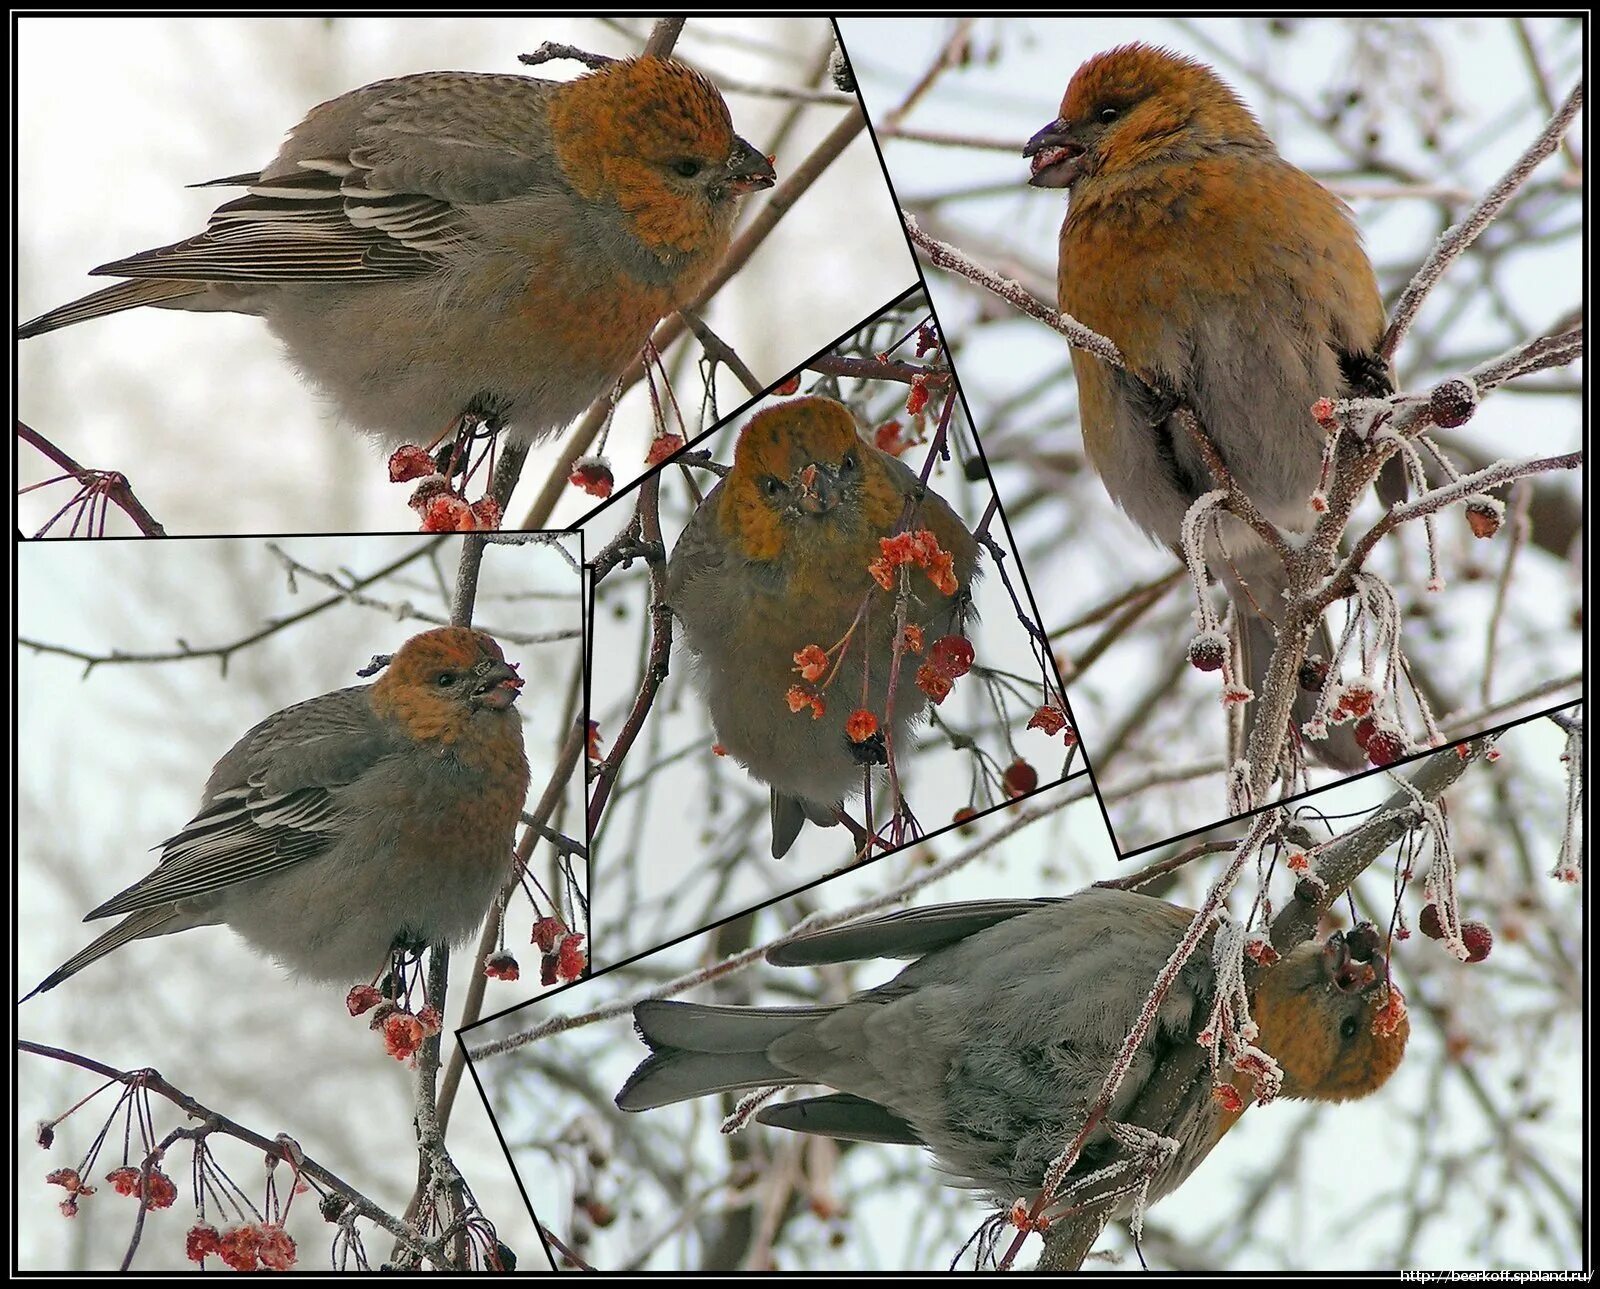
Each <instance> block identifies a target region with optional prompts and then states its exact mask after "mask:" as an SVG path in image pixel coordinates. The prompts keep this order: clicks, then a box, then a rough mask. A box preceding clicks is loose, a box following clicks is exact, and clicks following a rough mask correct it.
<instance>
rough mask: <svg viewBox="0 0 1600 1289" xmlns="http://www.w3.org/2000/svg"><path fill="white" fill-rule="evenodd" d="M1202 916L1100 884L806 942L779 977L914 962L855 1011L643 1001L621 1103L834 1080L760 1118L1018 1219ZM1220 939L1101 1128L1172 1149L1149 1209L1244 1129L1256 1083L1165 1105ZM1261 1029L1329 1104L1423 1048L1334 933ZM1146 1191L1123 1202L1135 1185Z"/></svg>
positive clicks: (1266, 1009)
mask: <svg viewBox="0 0 1600 1289" xmlns="http://www.w3.org/2000/svg"><path fill="white" fill-rule="evenodd" d="M1194 917H1195V914H1194V913H1193V912H1191V911H1190V910H1188V909H1183V908H1179V907H1177V906H1176V905H1173V904H1169V903H1167V902H1166V901H1164V900H1158V899H1152V898H1150V897H1148V896H1144V895H1137V894H1133V893H1131V892H1127V891H1119V890H1111V889H1104V888H1095V887H1091V888H1089V889H1087V890H1084V891H1080V892H1078V893H1077V894H1075V895H1071V896H1068V897H1067V898H1065V899H1034V900H1026V899H1015V900H984V901H979V902H975V903H966V904H944V905H934V906H930V907H927V908H918V909H909V910H906V911H904V912H900V913H893V914H889V915H887V916H883V917H875V918H869V919H867V920H865V921H861V922H853V923H847V924H845V925H842V926H839V927H835V928H832V929H829V930H822V931H816V932H813V933H811V934H807V935H802V936H800V937H799V938H797V939H795V940H791V941H789V942H787V943H784V944H780V945H778V946H776V947H774V948H773V949H772V950H770V951H769V952H768V954H767V960H768V961H769V962H772V963H774V964H777V965H779V966H818V965H822V964H825V963H842V962H854V961H858V960H864V959H870V958H910V959H915V961H913V962H912V963H911V964H910V965H909V966H907V967H905V968H904V969H903V970H902V971H901V972H900V973H899V974H898V975H897V976H895V977H894V979H892V980H890V981H888V982H887V983H886V984H882V985H879V986H877V987H876V988H872V989H864V990H862V991H860V992H859V993H856V994H854V995H852V996H851V997H850V998H849V999H847V1000H846V1001H844V1002H842V1003H831V1004H827V1003H825V1004H818V1005H816V1006H800V1007H720V1006H706V1005H702V1004H699V1003H686V1002H671V1001H665V1000H660V999H649V1000H646V1001H644V1002H641V1003H639V1004H638V1005H637V1006H636V1007H635V1008H634V1020H635V1023H636V1024H637V1027H638V1030H639V1033H640V1035H641V1036H642V1037H643V1039H644V1041H645V1042H646V1043H647V1044H648V1045H649V1046H650V1049H651V1053H650V1055H649V1056H648V1057H647V1058H646V1059H645V1060H644V1062H643V1063H642V1064H641V1065H640V1066H639V1068H638V1069H637V1070H635V1071H634V1073H633V1075H632V1077H631V1078H630V1079H629V1080H628V1082H627V1084H626V1085H625V1086H624V1087H623V1088H622V1090H621V1092H619V1093H618V1094H617V1098H616V1101H617V1105H618V1106H620V1107H621V1108H622V1109H624V1110H648V1109H652V1108H654V1107H657V1106H664V1105H670V1104H672V1103H674V1102H678V1101H684V1100H687V1099H689V1098H692V1097H700V1096H707V1095H710V1094H712V1093H717V1092H728V1091H738V1090H744V1089H750V1088H760V1087H767V1086H770V1085H777V1086H779V1087H793V1086H798V1085H802V1084H821V1085H822V1086H824V1087H827V1088H831V1089H834V1090H833V1091H832V1092H830V1093H828V1094H826V1095H822V1096H810V1097H805V1098H802V1099H800V1100H797V1101H788V1102H783V1103H776V1102H774V1103H769V1104H767V1105H765V1106H763V1107H762V1108H761V1109H760V1110H758V1111H757V1112H756V1115H755V1118H756V1121H757V1122H758V1123H764V1124H770V1125H772V1126H774V1127H780V1128H789V1129H793V1130H795V1131H797V1132H810V1133H819V1134H822V1135H824V1136H830V1137H838V1138H843V1139H846V1140H853V1141H876V1142H887V1143H899V1144H905V1145H921V1146H926V1147H927V1148H928V1149H929V1151H930V1152H931V1153H932V1154H933V1157H934V1160H935V1162H936V1163H937V1164H938V1166H939V1168H940V1170H941V1171H942V1172H943V1173H944V1174H946V1175H947V1177H948V1178H949V1179H950V1180H951V1181H952V1182H953V1183H955V1184H957V1185H961V1186H966V1187H971V1188H974V1189H977V1190H980V1191H982V1192H984V1193H986V1194H987V1195H988V1196H990V1197H991V1198H992V1199H993V1200H994V1201H995V1202H996V1203H997V1204H999V1205H1001V1206H1003V1207H1009V1206H1010V1205H1011V1204H1012V1203H1013V1202H1014V1201H1016V1200H1017V1199H1018V1198H1024V1197H1029V1196H1032V1195H1035V1194H1037V1192H1038V1191H1039V1189H1040V1186H1041V1183H1042V1182H1043V1180H1044V1176H1045V1172H1046V1169H1047V1167H1048V1165H1049V1164H1050V1162H1051V1161H1052V1160H1053V1159H1054V1158H1055V1157H1056V1156H1057V1155H1059V1154H1061V1153H1062V1152H1063V1151H1064V1150H1065V1149H1066V1147H1067V1145H1068V1143H1070V1142H1071V1141H1072V1140H1073V1138H1074V1136H1075V1134H1076V1133H1077V1132H1078V1131H1079V1130H1080V1129H1081V1128H1082V1127H1083V1125H1084V1123H1085V1121H1086V1116H1087V1114H1088V1112H1089V1109H1090V1107H1091V1106H1092V1105H1093V1104H1094V1102H1095V1101H1096V1098H1097V1096H1098V1095H1099V1092H1100V1088H1101V1085H1102V1083H1103V1082H1104V1080H1105V1078H1106V1075H1107V1074H1108V1072H1109V1071H1110V1068H1111V1064H1112V1060H1113V1058H1114V1057H1115V1055H1116V1053H1117V1052H1118V1050H1119V1049H1120V1048H1121V1047H1122V1045H1123V1043H1124V1041H1125V1040H1126V1038H1127V1036H1128V1034H1129V1033H1130V1031H1131V1030H1132V1028H1133V1025H1134V1023H1135V1021H1136V1020H1137V1018H1138V1017H1139V1015H1140V1011H1141V1009H1142V1007H1143V1006H1144V1003H1145V1000H1146V998H1147V996H1148V995H1149V993H1150V989H1151V986H1152V985H1153V984H1154V983H1155V981H1156V978H1157V976H1158V975H1159V974H1160V973H1161V971H1162V969H1163V967H1164V966H1165V965H1166V963H1167V961H1168V959H1169V958H1170V957H1171V955H1172V954H1173V952H1174V950H1175V949H1176V948H1177V946H1178V944H1179V942H1180V940H1181V939H1182V938H1183V935H1184V932H1185V930H1186V929H1187V928H1188V926H1189V924H1190V922H1191V921H1192V920H1193V918H1194ZM1210 938H1211V932H1209V931H1208V932H1207V938H1206V940H1204V941H1202V942H1201V944H1200V946H1199V948H1198V949H1197V950H1196V951H1195V953H1194V954H1193V955H1192V956H1191V957H1190V958H1189V959H1188V960H1187V961H1186V962H1185V963H1184V965H1183V966H1182V967H1181V968H1180V970H1179V971H1178V974H1177V976H1176V978H1175V980H1174V981H1173V983H1172V986H1171V988H1170V990H1169V991H1168V993H1167V995H1166V997H1165V998H1164V999H1163V1001H1162V1002H1161V1004H1160V1006H1159V1009H1158V1011H1157V1012H1156V1015H1155V1019H1154V1024H1153V1025H1152V1026H1151V1028H1150V1029H1149V1031H1148V1033H1147V1034H1146V1036H1145V1038H1144V1041H1143V1042H1142V1043H1141V1045H1140V1046H1139V1048H1138V1049H1137V1051H1136V1054H1135V1056H1134V1058H1133V1061H1132V1064H1131V1066H1130V1067H1129V1069H1128V1072H1127V1074H1126V1076H1125V1077H1124V1079H1123V1080H1122V1083H1121V1085H1120V1087H1119V1088H1118V1090H1117V1092H1116V1094H1115V1096H1114V1097H1113V1098H1112V1100H1111V1102H1110V1106H1109V1109H1108V1110H1107V1112H1106V1118H1107V1119H1109V1120H1112V1121H1115V1122H1117V1123H1121V1124H1135V1125H1139V1126H1141V1127H1143V1128H1145V1129H1148V1130H1151V1131H1153V1132H1155V1133H1157V1134H1160V1135H1161V1136H1163V1137H1166V1138H1169V1139H1171V1140H1173V1141H1175V1142H1176V1143H1177V1151H1176V1153H1175V1154H1174V1155H1173V1156H1172V1157H1171V1158H1170V1159H1169V1160H1167V1161H1166V1163H1165V1165H1164V1166H1159V1167H1157V1169H1156V1170H1155V1173H1154V1176H1152V1177H1151V1178H1150V1196H1151V1198H1152V1199H1156V1198H1160V1197H1161V1196H1162V1195H1164V1194H1166V1193H1168V1192H1170V1191H1171V1190H1173V1189H1174V1188H1175V1187H1177V1186H1178V1185H1180V1184H1181V1183H1182V1182H1183V1181H1184V1179H1185V1178H1187V1177H1188V1175H1189V1174H1190V1173H1191V1172H1192V1171H1193V1170H1194V1168H1195V1167H1196V1166H1197V1165H1198V1164H1199V1163H1200V1161H1201V1160H1202V1159H1204V1158H1205V1156H1206V1154H1207V1152H1209V1151H1210V1149H1211V1148H1212V1146H1214V1145H1215V1144H1216V1143H1217V1141H1218V1140H1219V1139H1220V1138H1221V1136H1222V1134H1223V1133H1224V1132H1226V1131H1227V1130H1228V1129H1229V1128H1230V1127H1232V1126H1233V1124H1234V1123H1235V1122H1236V1121H1237V1119H1238V1117H1239V1114H1240V1113H1241V1112H1242V1109H1243V1106H1244V1105H1245V1104H1247V1103H1248V1100H1249V1097H1250V1095H1251V1094H1252V1093H1253V1092H1254V1090H1255V1085H1254V1081H1255V1079H1256V1078H1257V1077H1258V1075H1257V1073H1256V1072H1251V1073H1239V1072H1235V1073H1234V1074H1233V1075H1232V1076H1231V1081H1232V1084H1231V1085H1230V1088H1229V1092H1230V1093H1231V1092H1238V1093H1241V1094H1242V1095H1241V1096H1240V1097H1238V1098H1237V1099H1235V1098H1234V1097H1232V1096H1231V1095H1230V1096H1218V1095H1216V1094H1215V1093H1214V1091H1213V1086H1212V1084H1211V1082H1210V1080H1209V1079H1206V1078H1200V1079H1198V1080H1196V1081H1194V1083H1193V1084H1192V1086H1188V1087H1187V1088H1186V1089H1185V1090H1184V1091H1183V1093H1182V1095H1181V1096H1180V1097H1178V1098H1177V1099H1176V1101H1173V1100H1170V1099H1167V1098H1166V1097H1165V1096H1163V1095H1160V1094H1159V1088H1158V1077H1159V1075H1160V1074H1161V1073H1162V1070H1163V1066H1164V1063H1165V1062H1166V1061H1169V1060H1171V1059H1173V1058H1174V1057H1175V1056H1176V1055H1177V1054H1178V1053H1180V1052H1181V1051H1182V1050H1183V1049H1184V1048H1185V1047H1188V1046H1192V1045H1193V1044H1194V1043H1195V1042H1196V1041H1197V1039H1198V1037H1199V1036H1200V1035H1201V1033H1202V1031H1204V1030H1205V1029H1206V1028H1207V1026H1208V1025H1209V1024H1210V1023H1211V1021H1210V1018H1211V1015H1212V1004H1213V1002H1214V1000H1215V997H1216V993H1217V986H1216V975H1215V971H1214V968H1213V965H1212V958H1211V951H1210ZM1251 1015H1252V1017H1253V1019H1254V1021H1255V1023H1256V1025H1257V1027H1258V1035H1257V1037H1256V1039H1255V1043H1256V1045H1257V1046H1258V1047H1259V1048H1260V1049H1261V1050H1262V1051H1264V1052H1266V1053H1267V1054H1268V1055H1269V1056H1271V1057H1272V1058H1274V1060H1275V1061H1276V1062H1277V1064H1278V1066H1279V1067H1280V1068H1281V1071H1282V1086H1281V1090H1280V1091H1279V1093H1278V1095H1281V1096H1287V1097H1297V1098H1306V1099H1311V1100H1318V1101H1345V1100H1350V1099H1353V1098H1356V1097H1362V1096H1366V1095H1367V1094H1368V1093H1371V1092H1374V1091H1376V1090H1377V1089H1378V1088H1379V1087H1381V1086H1382V1085H1383V1084H1384V1082H1385V1081H1386V1080H1387V1079H1388V1078H1389V1076H1390V1074H1392V1073H1393V1072H1394V1070H1395V1068H1396V1066H1398V1065H1399V1063H1400V1060H1401V1057H1402V1056H1403V1055H1404V1053H1405V1046H1406V1039H1407V1037H1408V1035H1409V1033H1410V1026H1409V1021H1408V1020H1407V1019H1406V1014H1405V1009H1404V1005H1403V1003H1402V1002H1401V1001H1400V998H1399V993H1398V991H1396V990H1394V989H1393V988H1392V987H1391V986H1389V985H1388V983H1387V980H1386V964H1385V963H1384V961H1383V960H1382V958H1381V956H1378V957H1369V959H1368V960H1363V961H1358V960H1357V959H1356V957H1355V955H1354V953H1353V952H1352V949H1351V942H1349V941H1347V940H1346V937H1345V936H1344V935H1342V934H1338V933H1336V934H1335V935H1334V936H1332V937H1330V938H1329V940H1328V941H1326V942H1325V943H1324V944H1321V945H1317V944H1310V943H1307V944H1302V945H1299V946H1298V947H1296V948H1295V949H1294V950H1292V951H1291V952H1289V953H1288V954H1286V955H1284V956H1283V958H1282V959H1281V960H1279V961H1278V962H1277V963H1276V964H1274V965H1272V966H1269V967H1267V968H1265V970H1264V971H1263V972H1262V975H1261V977H1260V980H1259V983H1258V984H1257V986H1256V988H1255V991H1254V997H1253V999H1252V1000H1251ZM1259 1068H1260V1067H1258V1069H1259ZM1117 1151H1118V1147H1117V1145H1116V1144H1115V1143H1114V1142H1113V1139H1112V1137H1111V1135H1110V1134H1109V1132H1108V1131H1107V1129H1106V1127H1105V1126H1104V1125H1103V1124H1102V1125H1101V1126H1098V1127H1096V1128H1095V1129H1094V1131H1093V1132H1092V1133H1091V1134H1090V1135H1089V1136H1088V1138H1087V1140H1086V1143H1085V1146H1084V1149H1083V1151H1082V1153H1081V1154H1080V1156H1079V1158H1078V1162H1077V1164H1076V1165H1075V1167H1074V1168H1073V1170H1072V1172H1071V1173H1070V1174H1069V1175H1068V1179H1067V1184H1068V1185H1069V1186H1070V1185H1072V1184H1073V1183H1075V1182H1077V1181H1079V1180H1081V1179H1082V1178H1084V1177H1085V1176H1087V1175H1088V1174H1090V1173H1092V1172H1094V1171H1095V1170H1096V1169H1098V1168H1100V1167H1102V1166H1105V1165H1107V1164H1109V1163H1110V1162H1111V1161H1112V1160H1113V1159H1114V1158H1115V1157H1116V1156H1117ZM1139 1181H1140V1179H1139V1178H1138V1177H1135V1178H1134V1179H1133V1180H1132V1182H1131V1184H1130V1183H1129V1181H1128V1179H1126V1178H1124V1179H1123V1182H1122V1185H1123V1186H1124V1187H1126V1188H1127V1189H1129V1190H1132V1189H1136V1188H1137V1186H1138V1184H1139ZM1059 1194H1060V1192H1058V1195H1059ZM1078 1198H1080V1199H1081V1198H1082V1197H1081V1196H1079V1197H1078Z"/></svg>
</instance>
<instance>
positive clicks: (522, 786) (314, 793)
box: [28, 627, 528, 998]
mask: <svg viewBox="0 0 1600 1289" xmlns="http://www.w3.org/2000/svg"><path fill="white" fill-rule="evenodd" d="M521 687H522V680H521V679H520V678H519V677H518V675H517V673H516V669H515V668H514V667H513V666H512V665H511V664H510V663H508V662H506V660H505V656H504V655H503V654H502V653H501V652H500V646H499V645H498V644H496V643H495V641H494V640H493V639H492V638H491V637H489V636H487V635H485V634H484V633H483V632H481V631H474V630H471V629H470V628H467V627H440V628H438V629H437V630H433V631H424V632H423V633H422V634H421V635H417V636H413V637H412V638H411V639H410V640H408V641H406V643H405V644H404V645H402V646H401V647H400V652H399V653H397V654H395V655H394V657H393V658H392V659H391V660H390V661H389V664H388V666H387V667H386V668H385V669H384V672H383V674H382V675H381V676H380V677H379V678H378V680H377V681H376V682H375V683H373V684H371V685H358V686H355V687H354V688H351V689H339V690H335V691H334V692H333V693H331V694H323V695H322V696H321V697H320V698H312V699H308V700H307V701H306V702H303V703H296V704H295V705H294V706H293V707H286V708H284V709H283V711H281V712H278V713H276V714H275V715H272V716H269V717H267V719H266V720H264V721H262V722H261V723H260V724H259V725H257V726H256V727H255V728H254V729H252V730H251V731H250V732H249V733H247V734H246V735H245V736H244V737H243V738H242V739H240V740H239V741H238V742H237V743H235V744H234V745H233V747H232V748H231V749H230V750H229V751H228V752H227V754H226V755H224V756H223V758H222V759H221V760H220V761H218V762H217V764H216V767H215V768H214V769H213V770H212V772H211V779H210V781H209V782H208V783H207V784H206V790H205V795H204V796H203V797H202V798H201V801H200V813H199V814H197V815H196V816H195V817H194V818H193V819H192V820H190V821H189V823H188V825H187V826H186V827H185V828H184V829H183V830H182V831H181V832H179V833H178V834H177V835H176V836H174V837H171V838H169V839H168V840H167V841H166V842H164V843H162V847H161V860H160V863H159V865H158V866H157V868H156V870H155V871H154V872H153V873H151V874H150V875H149V876H148V877H145V878H142V879H141V880H139V881H137V882H135V883H134V884H133V885H132V886H130V887H128V889H127V890H125V891H123V892H122V893H121V894H119V895H114V896H112V898H111V899H109V900H107V901H106V902H105V903H104V904H102V905H101V906H100V907H99V908H97V909H95V910H94V911H93V912H91V913H90V914H88V916H87V917H86V918H85V919H84V920H85V921H92V920H94V919H95V918H104V917H114V916H119V915H120V916H121V917H122V920H121V921H120V922H118V923H117V924H116V926H114V927H112V928H111V930H109V931H107V932H106V933H105V934H104V935H102V936H101V937H100V938H99V939H98V940H96V941H95V942H94V943H93V944H91V945H89V947H88V948H86V949H84V950H82V951H81V952H79V953H77V954H75V955H73V957H71V958H69V959H68V960H67V961H66V962H65V963H63V964H62V965H61V966H60V967H58V968H56V970H54V971H53V972H51V973H50V975H49V976H47V977H46V978H45V979H44V980H43V981H42V982H41V983H40V984H39V985H38V987H37V988H35V989H34V990H33V992H32V993H30V994H29V995H28V997H30V998H31V997H32V996H33V994H37V993H42V992H43V991H44V990H46V989H54V988H55V987H56V986H57V985H59V984H60V983H61V982H62V981H63V980H65V979H67V977H68V976H71V975H74V974H76V973H77V972H79V971H81V970H82V969H83V968H84V967H86V966H88V965H89V964H90V963H91V962H94V961H96V960H97V959H99V958H103V957H105V955H106V954H108V953H110V952H111V951H112V950H113V949H117V948H120V947H121V946H122V945H124V944H127V943H128V941H130V940H141V939H145V938H146V937H149V936H157V935H170V934H171V933H172V932H174V931H186V930H188V929H189V928H190V927H197V926H213V925H215V924H216V923H219V922H225V923H227V924H228V926H230V927H232V928H233V930H234V931H236V932H237V933H238V934H239V935H240V936H241V937H243V939H244V940H245V941H246V942H247V943H248V944H249V945H250V946H251V947H252V948H253V949H256V950H258V951H260V952H262V953H266V954H270V955H271V956H272V957H273V958H275V959H277V961H278V962H279V963H281V964H282V965H283V966H285V967H287V968H289V969H290V970H291V971H293V972H295V973H296V974H297V975H299V976H302V977H306V978H308V979H312V980H321V981H335V982H351V983H355V982H358V981H360V980H363V979H371V978H373V977H374V976H375V975H376V974H377V973H378V972H379V971H380V970H382V969H383V967H384V966H385V964H386V963H387V962H388V961H389V956H390V952H391V950H392V949H395V948H406V949H420V948H423V947H425V946H427V945H432V944H451V945H456V944H461V943H463V942H464V941H465V940H466V939H467V938H468V937H469V936H470V935H471V934H472V933H473V932H474V931H475V930H476V929H477V927H478V925H479V924H480V923H481V922H482V921H483V918H484V915H485V914H486V913H488V911H489V906H490V905H491V904H492V903H493V901H494V897H495V895H496V893H497V892H498V891H499V889H500V887H501V886H502V885H503V884H504V882H505V881H506V879H507V878H508V877H509V876H510V874H511V866H512V842H513V835H514V832H515V829H516V824H517V820H518V818H519V817H520V814H521V811H522V804H523V801H524V799H525V798H526V796H527V791H528V762H527V758H526V757H525V756H524V755H523V751H522V723H521V720H520V718H519V717H518V715H517V713H516V711H515V709H514V708H513V706H512V704H513V703H514V702H515V701H516V698H517V691H518V690H519V689H520V688H521Z"/></svg>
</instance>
